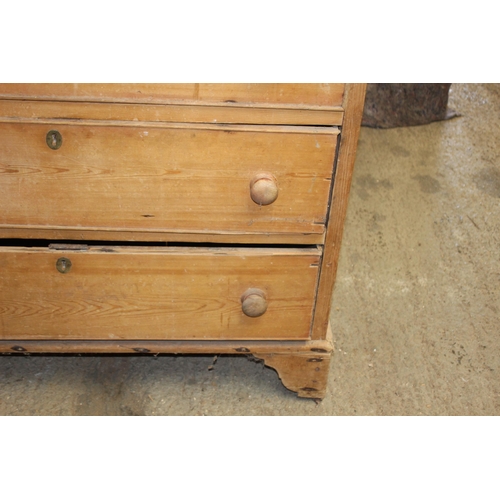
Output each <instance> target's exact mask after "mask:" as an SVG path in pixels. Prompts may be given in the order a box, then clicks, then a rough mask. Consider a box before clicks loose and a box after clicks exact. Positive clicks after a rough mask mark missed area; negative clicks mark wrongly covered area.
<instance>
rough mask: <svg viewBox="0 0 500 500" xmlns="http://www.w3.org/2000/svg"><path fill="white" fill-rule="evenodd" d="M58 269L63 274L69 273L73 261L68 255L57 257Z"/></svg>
mask: <svg viewBox="0 0 500 500" xmlns="http://www.w3.org/2000/svg"><path fill="white" fill-rule="evenodd" d="M56 269H57V270H58V271H59V272H60V273H63V274H65V273H69V270H70V269H71V261H70V260H69V259H68V258H67V257H60V258H59V259H57V262H56Z"/></svg>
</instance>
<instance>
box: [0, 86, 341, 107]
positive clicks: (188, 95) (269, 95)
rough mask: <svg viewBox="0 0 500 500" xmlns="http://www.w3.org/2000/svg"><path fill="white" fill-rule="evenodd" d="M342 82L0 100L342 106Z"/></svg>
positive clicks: (55, 91) (33, 89) (14, 94)
mask: <svg viewBox="0 0 500 500" xmlns="http://www.w3.org/2000/svg"><path fill="white" fill-rule="evenodd" d="M344 89H345V84H343V83H281V84H278V83H233V84H213V83H177V84H129V83H127V84H116V83H114V84H102V83H98V84H96V83H83V84H82V83H80V84H71V83H59V84H54V83H51V84H33V83H28V84H8V83H1V84H0V97H3V98H11V99H12V98H22V99H50V100H51V99H55V100H57V101H60V100H73V101H90V102H92V101H102V102H137V103H170V102H175V101H179V100H182V101H183V103H184V104H185V103H186V102H190V103H199V104H204V103H225V104H226V105H227V104H234V103H254V104H261V105H281V106H291V105H292V106H293V105H294V106H305V107H314V106H341V105H342V97H343V95H344Z"/></svg>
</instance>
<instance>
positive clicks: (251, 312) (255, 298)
mask: <svg viewBox="0 0 500 500" xmlns="http://www.w3.org/2000/svg"><path fill="white" fill-rule="evenodd" d="M241 309H242V310H243V312H244V313H245V314H246V315H247V316H250V318H257V317H259V316H262V315H263V314H264V313H265V312H266V310H267V300H266V294H265V293H264V292H263V291H262V290H260V289H259V288H249V289H248V290H247V291H246V292H245V293H244V294H243V295H242V296H241Z"/></svg>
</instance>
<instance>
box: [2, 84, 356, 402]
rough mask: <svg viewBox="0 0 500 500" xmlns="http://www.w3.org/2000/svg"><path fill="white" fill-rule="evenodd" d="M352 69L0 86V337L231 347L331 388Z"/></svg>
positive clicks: (312, 390) (306, 386)
mask: <svg viewBox="0 0 500 500" xmlns="http://www.w3.org/2000/svg"><path fill="white" fill-rule="evenodd" d="M364 92H365V86H364V85H361V84H185V85H184V84H182V85H181V84H154V85H153V84H151V85H145V84H134V85H132V84H130V85H129V84H127V85H125V84H105V85H103V84H80V85H77V84H0V132H1V133H0V207H1V209H0V245H1V246H0V268H1V280H0V351H1V352H4V353H5V352H27V353H28V352H47V353H57V352H73V353H79V352H80V353H82V352H86V353H100V352H115V353H134V352H139V353H152V354H156V353H207V354H208V353H213V354H218V353H232V354H238V353H241V354H246V355H252V356H254V357H256V358H259V359H262V360H263V361H264V362H265V363H266V364H267V365H268V366H271V367H273V368H275V369H276V371H277V372H278V374H279V376H280V378H281V380H282V381H283V383H284V384H285V386H286V387H288V388H289V389H291V390H293V391H296V392H297V393H298V395H299V396H303V397H313V398H322V397H324V395H325V391H326V383H327V377H328V367H329V361H330V357H331V354H332V340H331V330H330V328H329V321H328V318H329V312H330V302H331V297H332V290H333V285H334V280H335V272H336V267H337V260H338V255H339V248H340V241H341V236H342V229H343V222H344V217H345V212H346V207H347V197H348V192H349V188H350V180H351V175H352V168H353V164H354V157H355V150H356V144H357V139H358V134H359V126H360V121H361V116H362V110H363V100H364Z"/></svg>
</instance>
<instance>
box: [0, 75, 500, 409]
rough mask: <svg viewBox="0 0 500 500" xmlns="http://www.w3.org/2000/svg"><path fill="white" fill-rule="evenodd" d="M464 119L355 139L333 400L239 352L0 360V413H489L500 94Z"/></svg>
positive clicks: (475, 98)
mask: <svg viewBox="0 0 500 500" xmlns="http://www.w3.org/2000/svg"><path fill="white" fill-rule="evenodd" d="M449 104H450V107H452V108H453V109H455V110H456V111H457V112H458V113H460V115H461V116H460V117H458V118H454V119H452V120H450V121H446V122H439V123H433V124H430V125H425V126H419V127H409V128H400V129H392V130H373V129H367V128H363V129H362V131H361V137H360V143H359V149H358V157H357V161H356V167H355V173H354V179H353V187H352V191H351V198H350V203H349V209H348V214H347V221H346V226H345V236H344V241H343V247H342V251H341V258H340V264H339V269H338V277H337V283H336V287H335V292H334V297H333V308H332V316H331V321H332V327H333V333H334V340H335V356H334V357H333V360H332V365H331V370H330V379H329V392H328V395H327V397H326V398H325V399H324V400H323V401H322V402H321V403H319V404H316V403H315V402H314V401H312V400H304V399H298V398H297V397H296V396H295V394H294V393H292V392H290V391H288V390H287V389H285V388H284V387H283V386H282V385H281V382H280V381H279V379H278V376H277V375H276V373H275V372H274V371H273V370H272V369H269V368H265V367H263V366H262V365H261V364H258V363H255V362H252V361H250V360H248V359H246V358H244V357H229V356H221V357H219V358H218V360H217V363H216V364H215V365H214V369H212V370H209V369H208V368H209V366H210V365H212V361H213V357H212V356H158V357H149V356H144V357H141V356H139V357H125V356H117V357H112V356H96V357H85V356H82V357H78V356H77V357H75V356H43V357H42V356H1V357H0V414H1V415H498V414H499V413H500V396H499V395H500V378H499V373H500V372H499V369H500V338H499V335H498V333H499V328H498V314H499V309H500V292H499V290H500V265H499V255H500V251H499V246H500V241H499V237H500V236H499V235H500V210H499V208H500V85H493V84H489V85H472V84H456V85H452V89H451V94H450V103H449Z"/></svg>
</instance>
